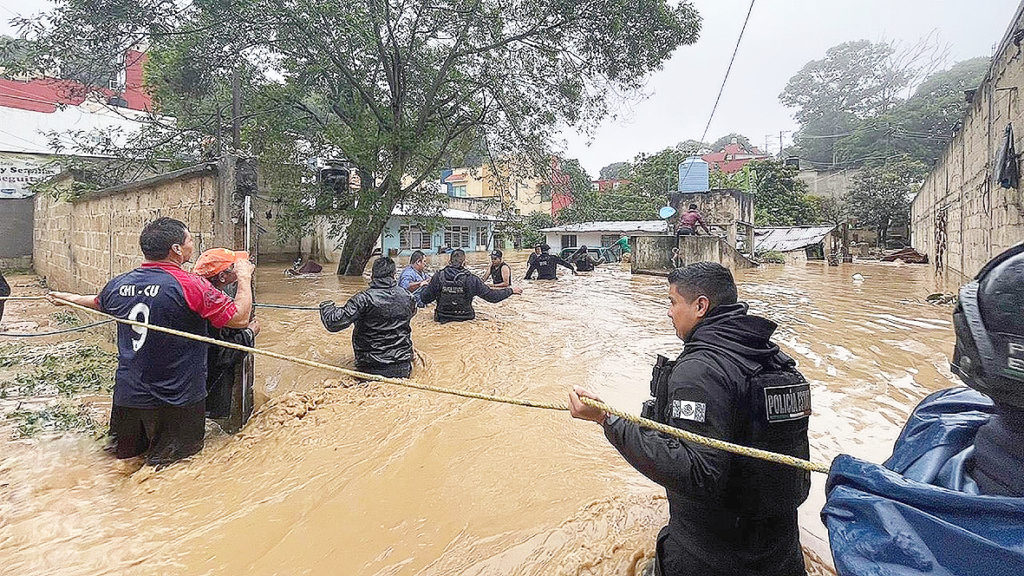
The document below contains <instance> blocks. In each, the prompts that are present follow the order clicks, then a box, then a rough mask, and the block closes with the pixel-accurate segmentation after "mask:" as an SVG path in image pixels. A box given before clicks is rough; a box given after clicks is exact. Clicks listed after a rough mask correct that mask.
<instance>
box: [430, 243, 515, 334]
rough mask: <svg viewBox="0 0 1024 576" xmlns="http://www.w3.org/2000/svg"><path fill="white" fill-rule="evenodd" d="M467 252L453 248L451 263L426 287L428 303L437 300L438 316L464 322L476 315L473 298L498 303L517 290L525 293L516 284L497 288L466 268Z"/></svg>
mask: <svg viewBox="0 0 1024 576" xmlns="http://www.w3.org/2000/svg"><path fill="white" fill-rule="evenodd" d="M465 264H466V253H465V252H463V251H462V250H458V249H457V250H454V251H452V255H451V259H450V260H449V261H448V265H447V266H445V267H444V268H442V269H441V271H440V272H438V273H437V274H434V276H433V278H431V279H430V284H427V288H426V289H425V290H424V291H423V295H422V297H421V299H422V300H423V303H424V304H430V303H431V302H433V301H434V300H437V307H436V308H434V320H436V321H438V322H440V323H442V324H444V323H446V322H464V321H466V320H472V319H474V318H476V311H475V310H473V298H474V297H476V296H479V297H481V298H483V299H484V300H486V301H488V302H490V303H492V304H497V303H498V302H501V301H502V300H504V299H505V298H508V297H509V296H511V295H513V294H522V293H523V289H522V288H519V287H516V286H513V287H509V288H500V289H497V290H493V289H491V288H490V287H488V286H487V285H486V284H484V282H483V280H481V279H480V278H478V277H477V276H476V275H475V274H473V273H471V272H470V271H469V270H466V266H465Z"/></svg>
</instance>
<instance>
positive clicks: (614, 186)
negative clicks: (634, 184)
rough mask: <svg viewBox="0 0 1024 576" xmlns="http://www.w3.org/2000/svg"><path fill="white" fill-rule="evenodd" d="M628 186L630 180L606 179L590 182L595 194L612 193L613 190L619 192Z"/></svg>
mask: <svg viewBox="0 0 1024 576" xmlns="http://www.w3.org/2000/svg"><path fill="white" fill-rule="evenodd" d="M626 184H629V180H626V179H625V178H606V179H604V180H592V181H591V182H590V186H591V189H592V190H594V191H595V192H611V191H612V190H618V189H619V188H621V187H623V186H625V185H626Z"/></svg>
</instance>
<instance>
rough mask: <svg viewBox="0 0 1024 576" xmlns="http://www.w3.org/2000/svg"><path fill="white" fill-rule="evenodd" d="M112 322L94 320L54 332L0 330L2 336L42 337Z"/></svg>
mask: <svg viewBox="0 0 1024 576" xmlns="http://www.w3.org/2000/svg"><path fill="white" fill-rule="evenodd" d="M111 322H113V320H100V321H99V322H93V323H92V324H83V325H82V326H74V327H71V328H66V329H64V330H54V331H53V332H0V338H4V337H6V338H42V337H43V336H56V335H58V334H67V333H69V332H79V331H81V330H88V329H89V328H95V327H97V326H102V325H104V324H110V323H111Z"/></svg>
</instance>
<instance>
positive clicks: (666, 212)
mask: <svg viewBox="0 0 1024 576" xmlns="http://www.w3.org/2000/svg"><path fill="white" fill-rule="evenodd" d="M675 213H676V209H675V208H673V207H671V206H662V207H661V210H658V215H659V216H661V218H662V220H668V219H669V218H671V217H672V216H674V215H675Z"/></svg>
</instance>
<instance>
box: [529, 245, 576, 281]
mask: <svg viewBox="0 0 1024 576" xmlns="http://www.w3.org/2000/svg"><path fill="white" fill-rule="evenodd" d="M549 250H551V246H548V245H547V244H541V245H540V255H538V256H537V258H532V257H531V259H530V262H529V263H528V265H529V267H528V268H527V269H526V280H532V279H533V278H532V277H533V273H534V271H536V272H537V280H558V272H557V270H558V267H559V266H565V267H566V268H568V269H569V270H572V273H573V275H575V274H576V269H575V268H573V267H572V264H569V263H568V262H566V261H565V260H564V259H563V258H562V257H561V256H556V255H554V254H550V253H549V252H548V251H549Z"/></svg>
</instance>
